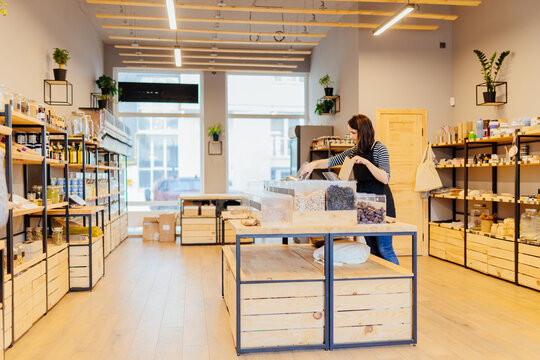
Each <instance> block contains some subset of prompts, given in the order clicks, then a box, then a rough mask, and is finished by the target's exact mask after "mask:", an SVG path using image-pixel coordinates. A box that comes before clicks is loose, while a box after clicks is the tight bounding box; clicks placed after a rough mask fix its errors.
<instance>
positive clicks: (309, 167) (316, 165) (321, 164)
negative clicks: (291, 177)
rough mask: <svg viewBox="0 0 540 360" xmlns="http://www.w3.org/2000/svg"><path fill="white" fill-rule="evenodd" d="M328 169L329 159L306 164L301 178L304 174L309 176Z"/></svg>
mask: <svg viewBox="0 0 540 360" xmlns="http://www.w3.org/2000/svg"><path fill="white" fill-rule="evenodd" d="M327 168H328V159H321V160H315V161H312V162H310V163H308V164H306V166H304V169H303V171H302V174H300V176H302V175H304V174H307V176H309V175H311V173H312V172H313V170H315V169H327Z"/></svg>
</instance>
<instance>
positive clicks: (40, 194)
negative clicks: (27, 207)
mask: <svg viewBox="0 0 540 360" xmlns="http://www.w3.org/2000/svg"><path fill="white" fill-rule="evenodd" d="M42 189H43V188H42V187H41V185H34V186H33V187H32V190H33V191H34V192H35V193H36V200H41V199H43V190H42Z"/></svg>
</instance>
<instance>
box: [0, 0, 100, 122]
mask: <svg viewBox="0 0 540 360" xmlns="http://www.w3.org/2000/svg"><path fill="white" fill-rule="evenodd" d="M8 3H9V8H8V15H7V16H5V17H0V34H2V50H1V54H2V55H1V56H0V68H1V69H2V71H1V72H0V83H3V84H5V85H6V86H8V87H9V88H11V89H13V90H15V91H17V92H20V93H22V94H23V95H25V96H27V97H29V98H32V99H35V100H36V101H38V102H39V103H41V102H43V80H44V79H53V71H52V69H53V68H55V67H56V64H55V63H54V61H53V59H52V52H53V49H54V48H55V47H59V48H62V49H68V50H69V51H70V56H71V60H70V61H69V62H68V64H67V67H66V68H67V71H68V72H67V80H68V81H69V82H71V83H72V84H73V97H74V99H73V105H74V106H73V107H57V111H58V113H60V114H69V113H70V112H71V111H72V110H73V109H76V108H78V107H79V106H89V101H90V93H91V92H93V91H95V90H94V81H95V79H96V78H97V77H98V76H99V75H101V74H102V73H103V43H102V42H101V40H100V39H99V37H98V35H97V31H96V29H95V28H94V26H93V25H92V24H91V22H90V20H89V19H88V18H87V17H86V15H85V14H84V13H83V12H82V10H81V9H80V7H79V5H78V4H77V3H76V2H75V1H73V0H47V1H44V0H24V1H21V0H19V1H17V0H15V1H9V2H8Z"/></svg>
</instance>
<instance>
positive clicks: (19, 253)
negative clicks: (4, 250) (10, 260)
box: [13, 243, 25, 265]
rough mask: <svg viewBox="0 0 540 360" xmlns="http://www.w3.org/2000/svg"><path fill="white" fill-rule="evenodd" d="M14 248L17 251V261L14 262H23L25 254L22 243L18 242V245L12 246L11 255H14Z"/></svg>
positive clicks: (18, 263)
mask: <svg viewBox="0 0 540 360" xmlns="http://www.w3.org/2000/svg"><path fill="white" fill-rule="evenodd" d="M15 250H16V251H17V262H16V264H17V265H21V264H22V263H23V262H24V255H25V251H24V246H23V244H21V243H19V245H17V246H15V247H14V248H13V255H14V256H15ZM14 260H15V257H14Z"/></svg>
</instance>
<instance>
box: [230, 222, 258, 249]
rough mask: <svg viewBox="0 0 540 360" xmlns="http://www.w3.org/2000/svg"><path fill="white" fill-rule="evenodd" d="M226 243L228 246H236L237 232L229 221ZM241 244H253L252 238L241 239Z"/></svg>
mask: <svg viewBox="0 0 540 360" xmlns="http://www.w3.org/2000/svg"><path fill="white" fill-rule="evenodd" d="M224 240H225V243H226V244H236V231H235V230H234V228H233V227H232V225H231V223H229V222H228V221H226V222H225V239H224ZM240 242H241V243H242V244H250V243H253V239H252V238H241V239H240Z"/></svg>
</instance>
